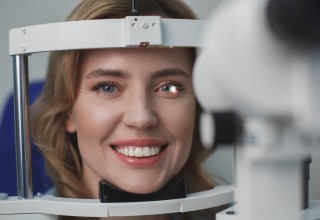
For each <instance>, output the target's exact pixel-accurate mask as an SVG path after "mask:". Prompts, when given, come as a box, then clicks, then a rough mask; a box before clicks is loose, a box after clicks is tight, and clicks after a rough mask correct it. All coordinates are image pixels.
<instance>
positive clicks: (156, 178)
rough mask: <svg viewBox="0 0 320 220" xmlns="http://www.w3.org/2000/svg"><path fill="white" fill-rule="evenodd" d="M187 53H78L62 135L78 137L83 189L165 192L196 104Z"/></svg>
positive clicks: (183, 152)
mask: <svg viewBox="0 0 320 220" xmlns="http://www.w3.org/2000/svg"><path fill="white" fill-rule="evenodd" d="M192 62H193V61H192V56H191V53H190V51H188V50H187V49H182V48H180V49H159V48H158V49H155V48H153V49H132V48H131V49H103V50H88V51H85V52H81V55H80V61H79V67H78V73H77V74H80V75H79V76H80V81H79V83H80V87H79V92H78V94H77V98H76V101H75V103H74V105H73V108H72V110H71V112H70V113H69V118H68V120H67V123H66V129H67V131H68V132H70V133H74V132H76V133H77V137H78V144H79V150H80V154H81V157H82V163H83V181H84V183H85V184H86V185H87V186H88V188H89V190H90V193H91V194H92V196H94V197H98V182H99V181H100V180H101V179H106V180H107V181H109V182H110V183H111V184H113V185H115V186H117V187H119V188H121V189H123V190H125V191H128V192H134V193H151V192H154V191H157V190H159V189H160V188H162V187H163V186H164V185H165V184H166V183H167V182H168V181H169V180H170V179H171V178H172V177H174V176H175V175H176V174H177V173H178V172H179V171H180V169H181V168H182V167H183V165H184V164H185V162H186V160H187V158H188V156H189V153H190V150H191V143H192V135H193V128H194V120H195V96H194V93H193V89H192V80H191V79H192V77H191V72H192Z"/></svg>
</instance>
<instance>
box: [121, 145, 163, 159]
mask: <svg viewBox="0 0 320 220" xmlns="http://www.w3.org/2000/svg"><path fill="white" fill-rule="evenodd" d="M117 151H118V153H120V154H123V155H125V156H130V157H150V156H154V155H157V154H159V153H160V147H147V146H145V147H134V146H127V147H118V148H117Z"/></svg>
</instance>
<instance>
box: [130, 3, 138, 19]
mask: <svg viewBox="0 0 320 220" xmlns="http://www.w3.org/2000/svg"><path fill="white" fill-rule="evenodd" d="M137 14H138V5H137V0H131V15H137Z"/></svg>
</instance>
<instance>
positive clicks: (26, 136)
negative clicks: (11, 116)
mask: <svg viewBox="0 0 320 220" xmlns="http://www.w3.org/2000/svg"><path fill="white" fill-rule="evenodd" d="M13 81H14V113H15V141H16V143H15V144H16V163H17V184H18V185H17V186H18V197H19V199H29V198H32V197H33V193H32V166H31V138H30V111H29V78H28V56H27V55H15V56H13Z"/></svg>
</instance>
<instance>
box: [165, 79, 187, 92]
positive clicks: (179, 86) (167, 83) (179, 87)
mask: <svg viewBox="0 0 320 220" xmlns="http://www.w3.org/2000/svg"><path fill="white" fill-rule="evenodd" d="M163 86H175V87H176V88H177V90H179V91H182V90H183V86H182V85H181V84H180V83H178V82H175V81H166V82H164V83H163V85H162V86H161V87H163Z"/></svg>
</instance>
